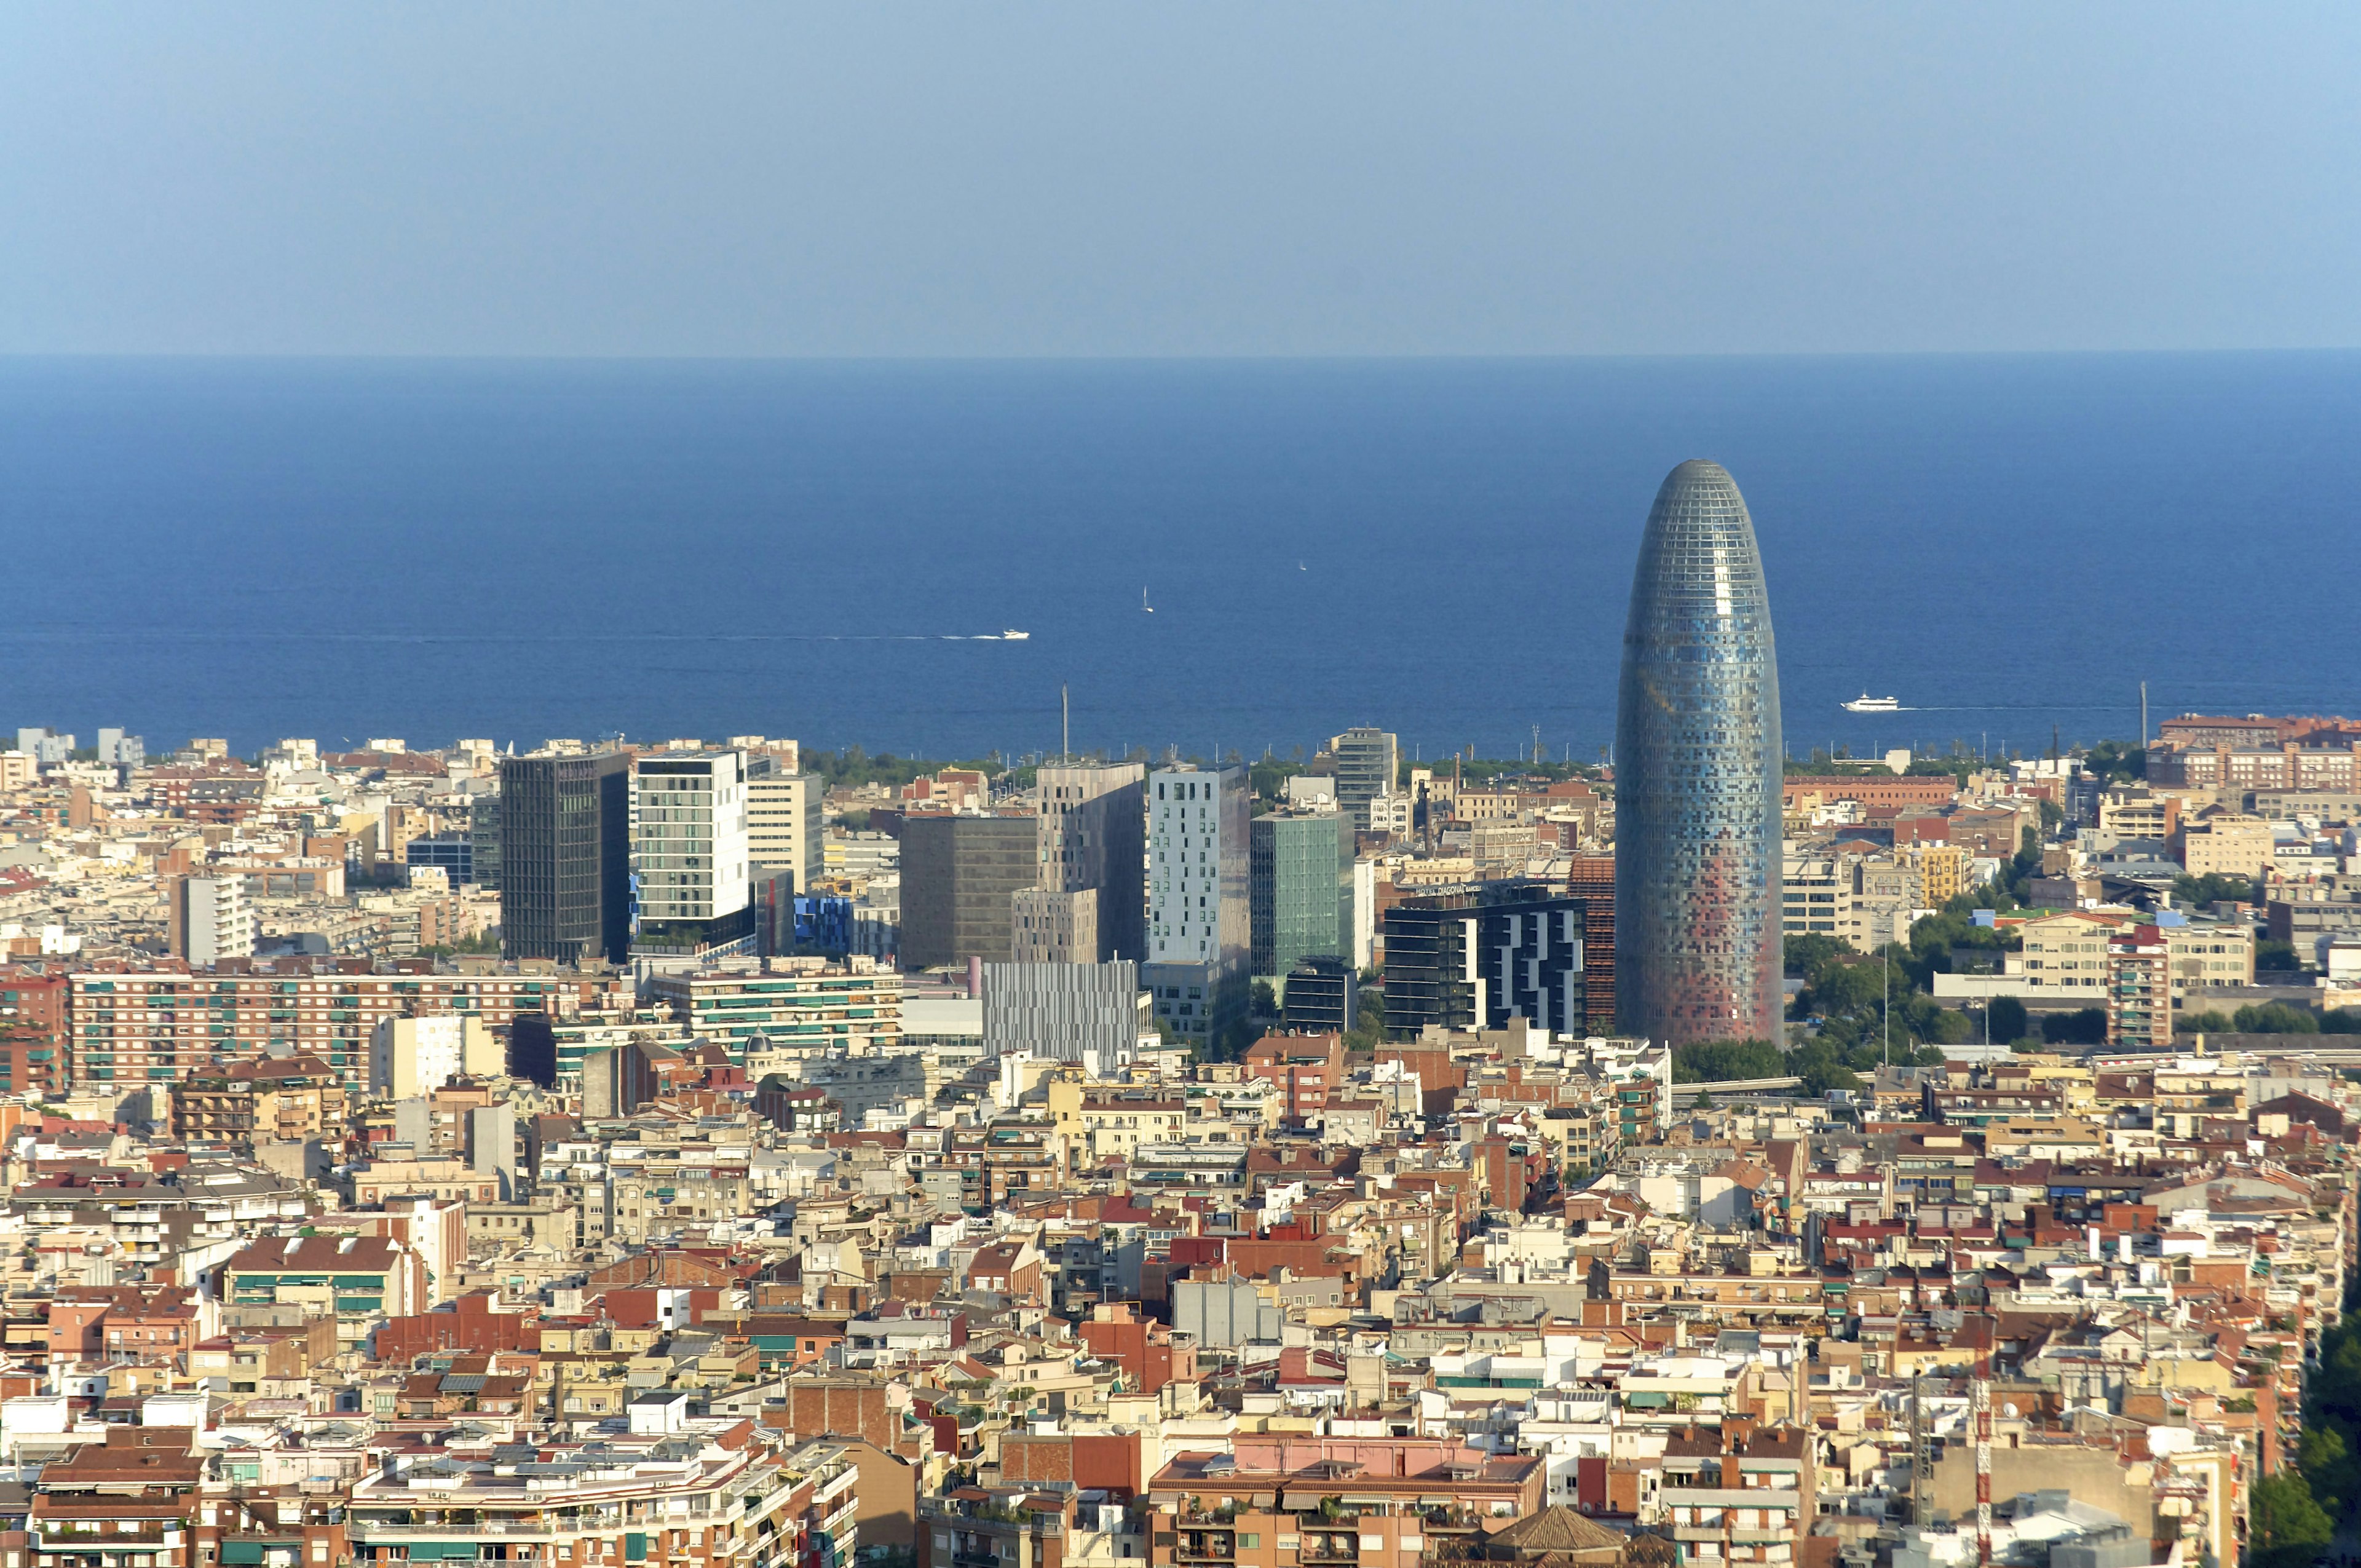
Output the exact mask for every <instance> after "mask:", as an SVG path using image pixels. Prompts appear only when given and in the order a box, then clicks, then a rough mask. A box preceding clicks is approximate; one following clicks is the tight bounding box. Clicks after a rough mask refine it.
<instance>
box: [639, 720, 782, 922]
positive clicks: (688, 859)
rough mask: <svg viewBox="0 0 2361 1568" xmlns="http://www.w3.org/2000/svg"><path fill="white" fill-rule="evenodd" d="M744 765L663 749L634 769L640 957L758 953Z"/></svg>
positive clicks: (735, 756)
mask: <svg viewBox="0 0 2361 1568" xmlns="http://www.w3.org/2000/svg"><path fill="white" fill-rule="evenodd" d="M744 768H745V759H744V757H743V756H742V755H741V753H739V752H737V751H658V752H653V753H651V754H650V755H647V756H643V757H641V758H640V759H638V761H637V762H635V763H634V764H633V766H632V769H631V883H632V889H633V917H632V932H631V951H632V953H633V954H634V956H638V955H648V956H652V957H674V958H719V957H725V956H728V955H730V954H733V953H751V952H752V951H753V950H754V908H753V898H752V858H751V854H750V850H749V847H748V844H747V831H746V828H747V823H746V809H747V794H746V778H745V773H744Z"/></svg>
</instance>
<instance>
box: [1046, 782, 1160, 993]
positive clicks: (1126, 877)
mask: <svg viewBox="0 0 2361 1568" xmlns="http://www.w3.org/2000/svg"><path fill="white" fill-rule="evenodd" d="M1147 778H1148V770H1147V769H1145V768H1143V767H1142V766H1140V765H1139V764H1138V763H1137V762H1061V763H1055V764H1052V765H1050V766H1048V767H1044V768H1042V769H1041V770H1040V771H1039V772H1038V774H1037V775H1036V776H1035V781H1034V782H1035V787H1036V789H1037V791H1038V801H1039V804H1040V810H1041V817H1040V823H1039V827H1038V831H1037V834H1036V838H1037V840H1038V848H1039V852H1040V858H1041V877H1040V886H1041V888H1042V890H1043V891H1045V892H1049V893H1093V894H1096V895H1097V900H1096V905H1097V906H1096V908H1095V909H1094V910H1093V911H1092V912H1091V916H1090V918H1091V920H1092V921H1093V923H1094V925H1095V927H1096V941H1095V944H1094V946H1093V948H1091V950H1088V951H1082V950H1076V951H1074V953H1073V956H1072V960H1071V961H1073V962H1076V963H1105V962H1110V961H1112V960H1114V959H1131V960H1132V961H1134V962H1137V961H1138V960H1139V959H1142V958H1144V957H1145V956H1146V954H1147V948H1148V937H1147V913H1146V911H1147V885H1146V872H1145V869H1144V868H1145V866H1146V863H1147V851H1148V844H1147V828H1148V808H1147V799H1146V795H1145V790H1146V787H1147ZM1036 913H1037V916H1038V915H1040V914H1043V913H1046V912H1043V911H1037V912H1036ZM1076 913H1077V912H1076V911H1074V910H1073V909H1072V907H1071V905H1069V906H1068V907H1067V910H1066V916H1065V919H1064V922H1063V928H1064V929H1066V930H1068V931H1071V930H1072V929H1073V921H1074V917H1075V915H1076ZM1053 917H1054V916H1053Z"/></svg>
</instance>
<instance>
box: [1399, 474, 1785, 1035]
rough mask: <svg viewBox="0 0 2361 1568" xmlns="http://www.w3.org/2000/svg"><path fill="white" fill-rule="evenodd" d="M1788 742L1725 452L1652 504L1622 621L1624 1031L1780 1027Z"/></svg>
mask: <svg viewBox="0 0 2361 1568" xmlns="http://www.w3.org/2000/svg"><path fill="white" fill-rule="evenodd" d="M1781 754H1782V753H1781V747H1780V743H1779V660H1778V652H1777V650H1776V648H1775V646H1774V645H1773V641H1772V637H1771V602H1770V597H1769V595H1768V593H1767V592H1766V591H1765V589H1764V587H1763V559H1762V555H1761V554H1760V553H1759V552H1758V551H1757V549H1756V548H1755V543H1754V522H1753V520H1752V518H1750V517H1748V516H1747V512H1746V501H1745V499H1744V498H1742V497H1741V496H1740V495H1739V493H1738V486H1737V485H1736V484H1735V483H1734V482H1732V481H1731V479H1730V476H1729V475H1728V474H1727V473H1725V472H1723V470H1722V467H1721V466H1720V465H1719V464H1718V463H1706V462H1699V461H1691V462H1687V463H1684V464H1682V465H1681V466H1679V467H1677V468H1675V469H1674V470H1673V471H1672V473H1671V475H1670V476H1669V477H1666V479H1665V480H1664V488H1662V489H1660V490H1658V491H1657V492H1656V504H1655V508H1654V510H1652V511H1650V512H1649V514H1648V532H1647V533H1646V534H1645V536H1643V537H1642V540H1641V541H1640V565H1639V569H1638V571H1637V572H1636V573H1635V574H1634V575H1633V576H1632V581H1631V617H1630V619H1629V620H1628V621H1626V623H1625V625H1624V628H1623V680H1622V687H1621V690H1620V694H1619V696H1618V701H1617V708H1616V718H1615V993H1616V1012H1617V1014H1618V1015H1619V1018H1620V1022H1621V1025H1622V1027H1623V1028H1624V1030H1625V1031H1626V1032H1628V1033H1630V1034H1633V1035H1640V1036H1647V1037H1648V1038H1651V1039H1656V1040H1665V1041H1670V1042H1671V1043H1673V1044H1675V1045H1680V1044H1685V1043H1686V1042H1688V1041H1691V1040H1722V1039H1763V1040H1771V1041H1774V1042H1776V1041H1779V1040H1782V1039H1783V1038H1784V1032H1783V1030H1782V1028H1781V1018H1782V1015H1783V1014H1784V1006H1783V1003H1782V998H1781V994H1780V988H1779V975H1780V968H1781V965H1780V927H1779V772H1780V757H1781ZM1387 1021H1388V1022H1389V1023H1391V1022H1392V1019H1391V1016H1390V1014H1389V1017H1388V1020H1387Z"/></svg>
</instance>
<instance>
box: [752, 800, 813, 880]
mask: <svg viewBox="0 0 2361 1568" xmlns="http://www.w3.org/2000/svg"><path fill="white" fill-rule="evenodd" d="M825 794H826V790H825V788H824V781H823V780H822V779H821V778H820V776H819V775H818V774H817V773H771V774H767V775H764V774H759V773H758V774H756V775H755V776H754V777H752V778H750V779H748V780H747V781H746V850H747V858H748V859H749V860H750V861H752V862H753V865H754V868H755V869H756V870H757V871H786V872H794V873H795V879H796V892H797V893H809V892H810V891H811V890H812V887H813V884H814V883H818V881H819V879H820V877H821V875H822V874H823V872H822V871H821V867H820V861H821V855H822V853H823V851H824V850H825V848H826V844H827V814H826V811H825V808H824V806H823V803H822V798H821V797H822V796H823V795H825Z"/></svg>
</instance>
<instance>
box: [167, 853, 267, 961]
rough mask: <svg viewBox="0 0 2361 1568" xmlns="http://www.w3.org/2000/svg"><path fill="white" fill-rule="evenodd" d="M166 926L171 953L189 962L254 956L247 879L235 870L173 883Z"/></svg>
mask: <svg viewBox="0 0 2361 1568" xmlns="http://www.w3.org/2000/svg"><path fill="white" fill-rule="evenodd" d="M167 925H168V927H169V932H168V935H169V938H170V945H171V948H172V952H173V954H174V955H175V956H176V957H180V958H183V959H188V960H189V962H190V963H191V964H192V965H199V966H202V965H204V964H209V963H212V962H214V960H216V959H250V958H252V957H253V956H254V916H253V914H252V913H251V912H250V911H249V910H247V906H246V878H244V877H243V876H240V875H239V874H237V873H236V872H227V873H225V874H224V875H221V876H209V877H208V876H187V877H182V878H181V880H180V881H179V882H176V883H173V884H172V903H171V907H170V915H169V918H168V921H167Z"/></svg>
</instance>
